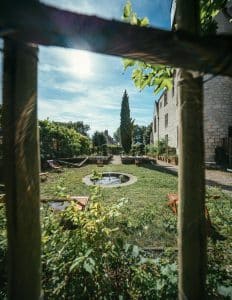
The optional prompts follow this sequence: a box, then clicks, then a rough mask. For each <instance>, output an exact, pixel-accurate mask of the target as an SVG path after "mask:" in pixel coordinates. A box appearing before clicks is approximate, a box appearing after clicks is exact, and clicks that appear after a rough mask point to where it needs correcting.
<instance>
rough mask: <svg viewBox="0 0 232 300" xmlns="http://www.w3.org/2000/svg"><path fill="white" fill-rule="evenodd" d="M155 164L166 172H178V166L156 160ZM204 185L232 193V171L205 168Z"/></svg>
mask: <svg viewBox="0 0 232 300" xmlns="http://www.w3.org/2000/svg"><path fill="white" fill-rule="evenodd" d="M157 165H158V166H159V167H162V168H164V169H166V170H167V171H168V172H172V173H175V174H177V173H178V166H174V165H171V164H168V163H166V162H163V161H160V160H158V161H157ZM205 179H206V185H208V186H212V187H219V188H221V189H222V190H223V191H224V192H227V193H230V194H232V173H231V172H225V171H221V170H205Z"/></svg>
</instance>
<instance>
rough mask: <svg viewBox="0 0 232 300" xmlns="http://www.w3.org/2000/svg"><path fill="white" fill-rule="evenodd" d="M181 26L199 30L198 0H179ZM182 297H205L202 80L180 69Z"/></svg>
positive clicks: (196, 31)
mask: <svg viewBox="0 0 232 300" xmlns="http://www.w3.org/2000/svg"><path fill="white" fill-rule="evenodd" d="M176 20H177V28H178V30H182V31H186V32H190V33H193V34H198V33H199V26H200V16H199V0H198V1H197V0H189V1H186V0H178V1H177V12H176ZM178 85H179V120H180V125H179V142H180V144H179V145H180V146H179V150H180V152H179V154H180V159H179V198H180V205H179V219H178V230H179V239H178V243H179V245H178V247H179V299H180V300H184V299H187V300H196V299H198V300H200V299H202V300H203V299H206V295H205V281H206V226H205V213H204V212H205V204H204V201H205V181H204V140H203V83H202V76H201V74H199V73H198V72H191V71H184V70H179V72H178Z"/></svg>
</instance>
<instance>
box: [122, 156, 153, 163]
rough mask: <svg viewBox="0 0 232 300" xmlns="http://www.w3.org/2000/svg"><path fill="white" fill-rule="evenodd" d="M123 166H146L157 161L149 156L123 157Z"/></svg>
mask: <svg viewBox="0 0 232 300" xmlns="http://www.w3.org/2000/svg"><path fill="white" fill-rule="evenodd" d="M121 160H122V163H123V164H146V163H150V162H151V161H153V163H155V162H156V159H154V158H151V157H148V156H121Z"/></svg>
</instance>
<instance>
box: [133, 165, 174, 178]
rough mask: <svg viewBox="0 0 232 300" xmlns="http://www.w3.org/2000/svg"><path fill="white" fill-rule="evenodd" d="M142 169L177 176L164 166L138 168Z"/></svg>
mask: <svg viewBox="0 0 232 300" xmlns="http://www.w3.org/2000/svg"><path fill="white" fill-rule="evenodd" d="M140 167H143V168H146V169H149V170H153V171H158V172H160V173H164V174H170V175H174V176H177V171H176V170H174V169H172V168H171V167H165V166H159V165H153V164H149V163H148V164H141V165H140V166H138V168H140Z"/></svg>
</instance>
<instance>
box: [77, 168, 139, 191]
mask: <svg viewBox="0 0 232 300" xmlns="http://www.w3.org/2000/svg"><path fill="white" fill-rule="evenodd" d="M108 173H110V174H112V175H114V174H119V175H125V176H127V177H129V180H128V181H127V182H124V183H120V184H108V185H101V184H96V185H97V186H100V187H102V188H113V187H123V186H127V185H131V184H133V183H135V182H136V181H137V177H136V176H134V175H131V174H128V173H122V172H102V174H108ZM90 177H91V175H87V176H85V177H83V179H82V182H83V183H84V184H86V185H94V183H93V182H92V180H91V179H90Z"/></svg>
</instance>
